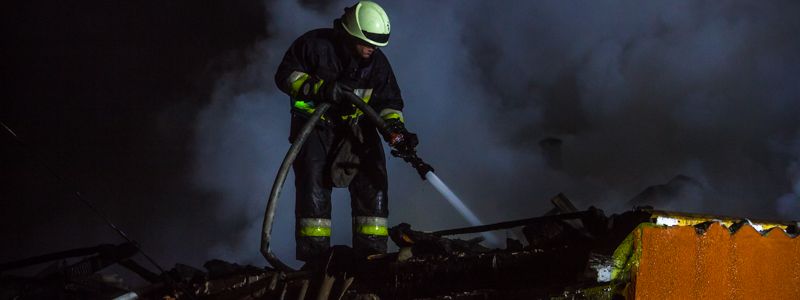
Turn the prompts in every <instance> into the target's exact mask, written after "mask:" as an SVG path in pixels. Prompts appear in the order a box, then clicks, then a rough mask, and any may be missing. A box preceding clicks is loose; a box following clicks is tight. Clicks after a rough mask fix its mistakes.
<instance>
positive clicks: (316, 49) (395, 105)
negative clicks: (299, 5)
mask: <svg viewBox="0 0 800 300" xmlns="http://www.w3.org/2000/svg"><path fill="white" fill-rule="evenodd" d="M339 26H341V25H339V23H338V22H335V25H334V27H335V28H321V29H316V30H312V31H309V32H307V33H305V34H303V35H302V36H300V37H299V38H297V40H295V41H294V43H292V46H291V47H290V48H289V50H287V51H286V55H285V56H284V59H283V61H282V62H281V64H280V66H279V67H278V71H277V73H276V74H275V84H276V85H277V86H278V87H279V88H280V89H281V91H283V92H284V93H286V94H288V95H290V97H291V101H292V103H291V105H292V109H293V111H294V112H296V113H299V115H309V114H310V113H313V107H314V103H313V101H309V100H308V99H300V98H298V97H297V95H298V93H297V92H298V91H297V89H298V88H299V87H300V85H301V84H302V82H301V81H304V79H303V78H304V77H305V76H304V75H303V74H307V75H309V76H310V77H314V76H316V77H317V78H318V79H321V80H322V81H328V80H337V81H338V82H340V83H344V84H346V85H347V86H349V87H352V88H353V89H355V90H356V95H358V96H360V97H362V99H364V100H365V102H367V103H368V104H369V106H370V107H372V108H373V109H375V111H376V112H378V113H379V114H380V115H381V117H383V118H384V119H390V118H398V119H400V120H401V121H402V113H401V112H402V110H403V99H402V97H401V95H400V88H399V87H398V86H397V80H396V79H395V76H394V72H393V71H392V67H391V66H390V65H389V61H388V60H387V59H386V56H385V55H384V54H383V52H381V50H380V49H376V50H375V51H374V52H373V54H372V55H371V57H370V58H369V59H367V60H363V59H359V58H358V57H355V56H354V54H353V51H354V50H353V49H348V45H347V43H346V42H345V40H346V39H347V38H349V36H348V35H347V33H345V32H344V31H343V30H342V29H338V28H336V27H339ZM301 73H302V74H301ZM360 115H361V113H360V112H359V111H357V110H356V109H355V108H350V109H348V108H344V109H342V108H337V107H334V108H332V109H331V111H330V112H329V113H327V116H326V117H327V119H330V120H334V119H337V118H341V119H351V118H354V117H355V118H357V117H359V116H360Z"/></svg>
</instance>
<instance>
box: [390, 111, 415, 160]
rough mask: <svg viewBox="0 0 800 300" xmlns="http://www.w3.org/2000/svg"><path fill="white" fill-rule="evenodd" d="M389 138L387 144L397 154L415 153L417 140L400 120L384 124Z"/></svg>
mask: <svg viewBox="0 0 800 300" xmlns="http://www.w3.org/2000/svg"><path fill="white" fill-rule="evenodd" d="M386 123H387V124H386V125H387V127H388V128H387V129H388V131H389V136H388V137H387V142H388V143H389V146H390V147H392V148H394V149H395V150H397V152H399V154H412V153H415V152H416V148H417V145H418V144H419V139H417V135H416V134H414V133H411V132H408V130H406V127H405V125H403V122H401V121H400V120H396V119H393V120H389V121H387V122H386Z"/></svg>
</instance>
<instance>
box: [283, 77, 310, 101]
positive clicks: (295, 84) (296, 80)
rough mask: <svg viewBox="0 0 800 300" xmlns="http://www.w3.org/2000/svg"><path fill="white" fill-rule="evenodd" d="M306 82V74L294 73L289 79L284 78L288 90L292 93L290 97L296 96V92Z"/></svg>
mask: <svg viewBox="0 0 800 300" xmlns="http://www.w3.org/2000/svg"><path fill="white" fill-rule="evenodd" d="M306 80H308V74H306V73H303V72H299V71H294V72H292V74H289V78H286V83H287V85H288V86H289V90H291V91H292V97H295V96H297V92H298V91H300V87H301V86H302V85H303V83H304V82H306Z"/></svg>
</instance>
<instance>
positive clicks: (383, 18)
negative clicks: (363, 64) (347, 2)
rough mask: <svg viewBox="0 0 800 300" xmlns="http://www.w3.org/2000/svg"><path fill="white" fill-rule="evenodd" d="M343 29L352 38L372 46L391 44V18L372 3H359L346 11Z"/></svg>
mask: <svg viewBox="0 0 800 300" xmlns="http://www.w3.org/2000/svg"><path fill="white" fill-rule="evenodd" d="M342 27H344V30H345V31H347V33H349V34H350V35H351V36H353V37H355V38H357V39H360V40H362V41H365V42H367V43H369V44H371V45H374V46H378V47H383V46H386V45H387V44H389V30H390V29H391V28H390V25H389V16H388V15H386V12H385V11H383V8H381V6H380V5H378V4H377V3H375V2H372V1H359V2H358V3H357V4H356V5H354V6H352V7H349V8H347V9H345V11H344V15H343V16H342Z"/></svg>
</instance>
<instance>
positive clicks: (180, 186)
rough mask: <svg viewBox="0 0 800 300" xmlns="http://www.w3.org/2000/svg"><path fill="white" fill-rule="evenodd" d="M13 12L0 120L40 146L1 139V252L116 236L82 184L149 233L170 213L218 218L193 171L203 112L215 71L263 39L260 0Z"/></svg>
mask: <svg viewBox="0 0 800 300" xmlns="http://www.w3.org/2000/svg"><path fill="white" fill-rule="evenodd" d="M3 15H4V16H3V18H2V20H3V21H2V22H3V28H6V29H7V30H9V31H8V32H6V33H5V34H4V41H5V42H4V44H5V45H6V46H5V47H3V49H4V50H3V52H4V55H3V57H4V59H3V62H2V69H3V76H4V79H3V82H4V85H3V86H4V96H3V104H2V109H0V119H2V121H3V122H5V123H6V124H8V125H9V126H10V127H12V128H14V129H15V130H16V132H17V134H19V135H20V136H21V137H22V138H23V139H24V140H25V141H26V142H27V143H28V144H29V146H30V148H34V149H38V151H39V154H38V155H33V154H32V152H31V151H30V148H21V147H19V146H18V145H16V143H14V142H12V140H11V139H10V138H9V136H8V135H7V134H5V133H3V135H2V139H0V141H2V147H0V151H2V152H0V153H2V168H1V171H2V173H0V174H2V175H1V176H2V177H0V178H2V190H0V195H2V196H0V198H2V199H3V200H2V206H0V219H2V220H3V221H2V224H3V225H2V226H0V227H2V229H0V237H1V238H0V240H2V244H3V247H0V248H2V250H0V258H2V259H0V260H2V261H6V260H9V259H15V258H22V257H23V256H25V255H32V254H37V253H42V252H43V251H56V250H62V249H66V248H68V247H81V246H89V245H94V244H97V243H101V242H112V243H114V242H117V241H119V238H118V237H116V236H114V235H113V233H111V231H110V230H108V229H107V228H104V227H103V226H102V225H101V224H102V223H101V222H100V221H99V219H98V218H97V217H95V216H94V215H93V214H92V213H91V212H90V211H89V210H88V209H86V208H85V207H83V204H82V203H80V202H79V201H77V200H75V199H74V198H72V197H71V192H72V191H74V190H79V191H81V192H83V193H84V194H85V198H86V199H88V200H91V201H93V202H94V203H95V204H96V205H97V206H98V207H99V208H100V209H102V210H104V211H106V212H107V213H108V214H109V216H111V218H112V219H113V220H115V221H116V222H118V223H119V224H120V225H121V226H122V227H123V228H124V229H125V230H128V231H130V234H131V235H132V236H134V237H139V238H140V239H143V240H148V239H151V238H153V232H157V231H159V230H161V229H160V228H162V227H164V226H167V225H171V224H172V223H171V222H169V220H170V219H173V218H187V220H189V221H188V223H187V224H186V225H185V226H186V227H190V226H192V225H191V223H192V222H204V220H207V219H209V218H210V216H208V215H206V214H208V213H209V211H208V210H198V209H196V208H197V207H198V206H202V205H204V204H207V201H208V200H207V199H208V198H209V197H213V195H210V194H209V193H207V192H201V191H197V190H195V189H193V188H192V185H191V184H190V182H189V176H188V173H189V172H191V169H192V159H193V155H192V152H191V150H192V149H191V142H192V139H193V137H194V134H195V132H194V127H193V122H194V119H195V116H196V114H197V111H198V109H199V108H200V107H202V106H203V105H205V104H207V103H208V102H209V100H210V98H209V97H210V96H209V95H210V93H211V90H212V87H213V83H214V81H215V80H216V79H217V77H218V76H219V74H220V73H222V72H224V71H225V70H228V69H235V68H238V67H241V65H243V64H244V63H245V62H244V58H243V55H242V52H243V51H244V50H246V49H248V47H251V46H252V45H253V44H254V43H255V42H256V41H257V40H259V39H264V38H265V37H266V36H267V15H266V10H265V8H264V5H263V3H262V2H261V1H224V2H209V3H204V4H202V5H198V2H196V1H166V2H164V1H145V2H141V1H134V2H130V1H79V2H69V1H43V2H40V1H32V2H20V3H18V6H17V7H13V8H11V9H8V8H6V9H4V10H3ZM36 156H39V157H40V158H41V159H37V158H35V157H36ZM38 161H43V162H44V163H45V164H46V165H48V166H50V167H52V168H53V169H55V170H56V172H57V173H58V174H60V175H61V176H63V177H65V178H66V180H67V181H69V182H70V185H69V187H63V186H62V187H59V186H60V184H59V182H58V181H57V180H55V179H54V178H53V177H52V176H50V175H49V173H48V172H47V171H46V170H45V169H44V168H42V167H41V166H40V164H39V163H38ZM177 212H180V213H181V214H180V215H176V213H177ZM141 220H152V222H147V221H145V222H142V221H141ZM130 224H136V225H135V226H136V227H133V226H131V225H130ZM125 225H128V226H125ZM65 229H66V230H65ZM175 230H180V229H178V228H176V229H175ZM188 236H189V234H187V237H188ZM98 237H100V238H98ZM213 238H214V237H213V233H211V234H209V235H192V237H191V238H187V239H186V240H183V241H180V242H176V243H174V244H173V246H174V247H175V248H174V249H170V250H166V249H153V250H152V251H154V252H158V253H159V254H161V253H165V252H172V253H176V252H177V251H184V252H185V253H190V252H189V250H191V249H192V247H201V248H203V247H208V244H209V243H210V241H209V239H213ZM12 245H13V246H12ZM151 246H152V245H151ZM157 246H158V247H166V246H167V245H165V244H159V245H157ZM145 247H147V246H145ZM187 255H191V254H187ZM203 256H204V254H203ZM199 258H200V257H197V259H199ZM192 259H194V257H192V258H189V260H192ZM168 260H172V258H168Z"/></svg>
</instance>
